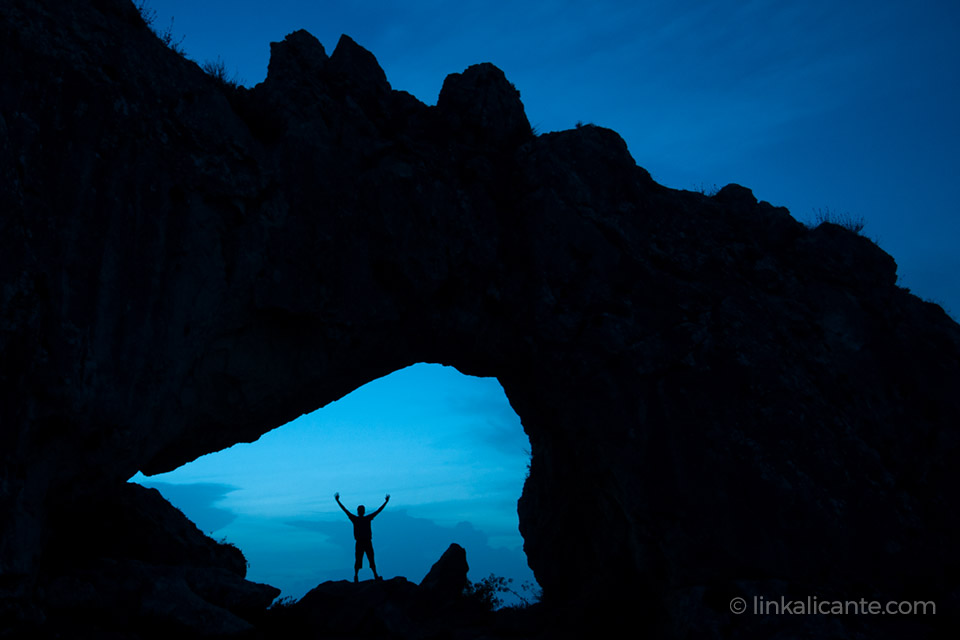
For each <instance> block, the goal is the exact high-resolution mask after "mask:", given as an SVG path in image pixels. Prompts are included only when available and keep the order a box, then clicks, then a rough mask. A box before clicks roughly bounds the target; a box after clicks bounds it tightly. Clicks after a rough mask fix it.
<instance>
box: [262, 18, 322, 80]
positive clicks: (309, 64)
mask: <svg viewBox="0 0 960 640" xmlns="http://www.w3.org/2000/svg"><path fill="white" fill-rule="evenodd" d="M328 60H329V58H328V57H327V52H326V50H325V49H324V48H323V44H322V43H321V42H320V41H319V40H317V39H316V37H314V35H313V34H312V33H310V32H309V31H306V30H304V29H300V30H298V31H294V32H293V33H291V34H289V35H287V37H286V38H284V39H283V41H282V42H271V43H270V63H269V64H268V65H267V79H268V80H270V81H276V80H283V79H287V78H288V77H289V76H291V75H310V76H314V75H318V74H319V73H321V72H322V71H323V69H324V67H325V66H326V63H327V61H328Z"/></svg>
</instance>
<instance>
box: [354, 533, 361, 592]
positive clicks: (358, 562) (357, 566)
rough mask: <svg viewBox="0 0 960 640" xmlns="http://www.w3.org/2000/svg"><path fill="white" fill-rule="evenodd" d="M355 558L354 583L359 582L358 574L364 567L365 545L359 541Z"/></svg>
mask: <svg viewBox="0 0 960 640" xmlns="http://www.w3.org/2000/svg"><path fill="white" fill-rule="evenodd" d="M354 556H356V559H355V560H354V562H353V581H354V582H358V578H357V574H359V573H360V567H362V566H363V545H362V544H361V543H360V541H359V540H357V544H356V548H355V551H354Z"/></svg>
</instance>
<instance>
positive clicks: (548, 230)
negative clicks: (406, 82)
mask: <svg viewBox="0 0 960 640" xmlns="http://www.w3.org/2000/svg"><path fill="white" fill-rule="evenodd" d="M18 6H19V5H18ZM52 16H57V17H56V18H53V17H52ZM138 20H139V19H138V17H137V15H136V13H135V11H134V9H133V7H132V6H131V5H130V4H129V3H125V2H120V1H119V0H99V1H98V2H92V3H70V2H59V1H56V0H46V1H45V2H38V3H33V4H30V5H29V6H27V5H24V6H23V7H19V8H18V9H17V10H16V11H10V12H4V14H3V16H2V21H0V33H2V34H3V38H0V40H2V42H3V43H4V44H3V45H2V46H3V50H4V55H5V58H4V59H5V60H6V61H7V62H6V63H5V64H6V68H7V69H8V70H10V72H9V73H7V72H5V74H4V77H3V91H2V92H0V95H2V96H4V110H3V120H0V176H3V181H2V184H3V186H2V187H0V188H2V191H0V196H2V199H3V203H4V204H3V207H4V213H3V218H2V224H3V228H4V233H3V239H2V240H0V247H2V250H0V254H2V255H3V256H4V257H3V259H2V265H0V279H2V283H3V289H2V295H3V298H2V305H0V308H2V312H0V329H2V333H0V354H2V363H3V364H2V365H0V366H2V374H3V380H4V383H3V389H2V391H0V393H2V394H3V395H2V399H3V402H2V409H0V412H2V413H0V417H2V419H3V424H4V425H5V427H4V433H3V436H2V438H3V440H2V445H3V446H2V454H0V456H2V459H3V463H4V464H3V469H4V471H3V474H4V475H3V478H2V491H0V505H2V508H3V510H4V512H5V513H7V514H10V517H5V518H4V521H3V525H2V527H3V530H2V533H3V537H2V540H3V542H2V548H0V563H2V564H0V567H2V570H3V573H4V575H5V576H8V577H9V576H13V577H14V578H15V579H16V580H14V582H16V584H21V582H18V581H23V580H26V581H27V582H29V581H30V580H31V579H32V578H30V576H35V575H36V571H37V567H38V563H41V562H42V559H43V558H44V554H45V546H44V545H45V541H46V540H47V539H48V538H49V535H48V534H49V525H50V523H51V522H55V521H56V518H55V516H56V513H57V509H58V508H60V507H61V506H62V504H63V503H64V502H67V501H74V500H81V501H83V500H95V497H96V496H97V495H98V494H100V493H101V492H102V491H104V490H106V489H105V487H108V486H110V484H111V483H113V482H117V481H120V480H122V479H125V478H127V477H129V476H130V475H132V474H133V473H134V472H135V471H136V470H137V469H140V468H142V469H144V471H148V472H152V471H160V470H164V469H169V468H172V467H174V466H176V465H178V464H180V463H182V462H184V461H186V460H189V459H191V458H192V457H195V456H197V455H200V454H202V453H206V452H208V451H212V450H216V449H219V448H222V447H225V446H228V445H230V444H233V443H235V442H238V441H244V440H250V439H252V438H255V437H256V436H257V435H259V434H260V433H262V432H263V431H264V430H267V429H270V428H273V427H276V426H278V425H280V424H282V423H283V422H285V421H287V420H289V419H290V418H292V417H294V416H296V415H299V414H300V413H302V412H305V411H309V410H312V409H314V408H316V407H318V406H320V405H322V404H324V403H326V402H328V401H330V400H334V399H336V398H337V397H340V396H342V395H344V394H345V393H347V392H349V391H350V390H351V389H353V388H355V387H357V386H359V385H360V384H362V383H364V382H366V381H368V380H371V379H373V378H375V377H378V376H380V375H383V374H385V373H388V372H389V371H393V370H395V369H398V368H400V367H403V366H405V365H408V364H411V363H413V362H416V361H424V360H426V361H433V362H439V363H443V364H448V365H452V366H455V367H457V368H458V369H460V370H461V371H463V372H464V373H469V374H474V375H485V376H495V377H497V378H498V379H499V380H500V381H501V383H502V385H503V387H504V389H505V390H506V392H507V395H508V397H509V399H510V401H511V403H512V404H513V406H514V407H515V408H516V410H517V412H518V414H519V415H520V416H521V418H522V420H523V423H524V426H525V429H526V430H527V433H528V435H529V437H530V440H531V445H532V448H533V467H532V473H531V478H530V480H529V481H528V483H527V486H526V488H525V490H524V497H523V499H522V503H521V510H520V516H521V523H522V524H521V526H522V531H523V535H524V537H525V539H526V550H527V553H528V557H529V559H530V563H531V566H532V568H533V569H534V571H535V573H536V575H537V578H538V580H539V581H540V583H541V585H542V586H543V587H544V589H545V592H546V593H547V594H548V596H552V597H555V598H556V599H557V600H558V601H566V602H581V603H582V602H587V603H588V604H586V605H583V606H584V607H586V608H589V607H591V606H593V605H597V604H598V603H599V602H608V603H609V602H613V603H621V602H628V603H629V602H633V603H635V602H637V601H638V600H637V598H638V597H639V596H638V594H640V595H645V596H646V595H651V594H652V595H653V598H652V599H647V600H644V602H645V603H646V606H647V607H648V608H649V610H650V611H651V612H655V613H657V615H658V616H660V619H661V621H662V620H666V622H663V624H665V625H667V626H666V627H664V628H666V629H671V628H673V627H671V626H670V624H672V623H670V622H669V621H670V620H681V619H694V620H698V621H701V622H699V623H698V624H703V625H707V626H709V625H719V624H721V622H723V621H724V620H726V618H725V617H724V616H729V614H728V613H727V612H726V610H725V609H724V606H725V605H724V602H725V600H724V597H725V595H726V594H728V593H738V591H737V590H740V591H742V590H744V589H747V590H749V589H756V590H761V589H767V590H768V591H769V590H770V589H774V587H773V586H771V585H781V586H782V585H813V587H811V588H814V589H816V590H818V591H820V592H824V593H827V592H830V593H851V594H853V595H859V594H858V593H854V592H855V591H856V588H857V585H861V584H863V583H864V582H865V581H866V582H868V583H869V584H870V585H871V589H873V590H874V591H875V593H876V594H877V595H887V596H891V597H893V596H899V595H911V594H933V595H938V594H946V593H948V592H949V591H950V589H953V588H955V587H956V585H954V584H952V583H951V582H950V579H949V578H948V576H952V575H956V573H957V571H956V569H957V568H958V564H960V558H958V555H957V548H956V546H955V544H953V540H955V539H956V537H957V534H958V533H960V527H958V524H960V522H958V517H960V516H958V515H957V514H958V511H957V510H956V509H955V508H954V507H955V506H956V487H958V486H960V482H958V478H957V473H958V472H957V471H956V469H955V467H952V466H951V464H950V461H951V460H952V459H953V458H954V457H955V455H956V452H957V442H958V439H957V425H958V424H960V421H958V420H957V418H958V416H960V405H958V402H960V400H958V399H957V398H956V396H954V391H955V389H956V388H957V387H958V383H960V358H958V353H960V333H958V327H957V325H956V324H955V323H953V322H952V321H951V320H950V319H949V318H948V317H947V316H946V315H945V314H944V313H943V312H942V310H940V309H939V308H938V307H936V306H935V305H930V304H927V303H924V302H922V301H920V300H918V299H917V298H915V297H913V296H911V295H909V293H908V292H906V291H904V290H902V289H900V288H898V287H896V284H895V283H896V271H895V270H896V265H895V264H894V262H893V260H892V259H891V258H890V256H888V255H887V254H885V253H884V252H883V251H881V250H880V249H879V248H877V247H876V246H874V245H873V244H872V243H871V242H870V241H868V240H866V239H865V238H862V237H859V236H857V235H855V234H853V233H851V232H849V231H847V230H844V229H841V228H839V227H836V226H833V225H829V224H826V225H822V226H820V227H818V228H816V229H812V230H811V229H807V228H805V227H804V226H803V225H801V224H799V223H797V222H796V221H795V220H793V219H792V218H791V217H790V216H789V214H788V212H787V211H786V210H784V209H781V208H777V207H774V206H771V205H770V204H768V203H765V202H757V201H756V199H755V198H754V197H753V195H752V193H751V192H750V191H749V190H748V189H745V188H743V187H739V186H737V185H728V186H727V187H725V188H724V189H722V190H721V191H720V192H719V193H717V194H716V195H715V196H713V197H706V196H703V195H700V194H695V193H690V192H681V191H675V190H672V189H667V188H665V187H662V186H660V185H657V184H656V183H655V182H653V180H651V179H650V177H649V175H648V174H647V173H646V172H645V171H644V170H643V169H641V168H639V167H637V166H636V164H635V163H634V161H633V159H632V158H631V156H630V154H629V153H628V151H627V148H626V145H625V144H624V143H623V141H622V140H621V139H620V138H619V136H617V134H615V133H614V132H612V131H609V130H605V129H601V128H598V127H593V126H586V127H582V128H579V129H576V130H573V131H565V132H559V133H552V134H546V135H542V136H534V135H533V133H532V132H531V130H530V127H529V124H528V123H527V120H526V117H525V115H524V113H523V107H522V104H521V103H520V100H519V93H518V92H517V90H516V89H515V88H514V87H513V86H512V85H511V84H510V83H509V82H508V81H507V80H506V79H505V78H504V76H503V74H502V73H501V72H500V71H499V70H498V69H496V68H495V67H493V66H492V65H489V64H481V65H477V66H474V67H470V68H469V69H467V70H466V71H464V72H463V73H462V74H454V75H451V76H450V77H448V78H447V80H446V82H445V83H444V87H443V90H442V93H441V95H440V98H439V100H438V104H437V106H436V107H427V106H425V105H423V104H421V103H419V102H418V101H417V100H415V99H414V98H412V97H411V96H409V95H407V94H405V93H403V92H396V91H392V90H391V88H390V86H389V84H388V82H387V80H386V77H385V76H384V74H383V72H382V70H380V68H379V66H378V65H377V63H376V60H375V59H374V58H373V56H372V55H371V54H370V53H369V52H367V51H366V50H364V49H362V48H361V47H359V46H358V45H357V44H356V43H354V42H353V41H352V40H350V39H349V38H347V37H344V38H342V39H341V41H340V43H339V44H338V45H337V48H336V50H335V51H334V53H333V54H332V55H330V56H329V57H328V56H327V55H326V53H325V51H324V49H323V47H322V46H321V45H320V43H319V42H317V41H316V39H314V38H313V37H312V36H310V35H309V34H307V33H306V32H302V31H301V32H296V33H293V34H291V35H290V36H288V37H287V38H286V39H285V40H284V41H283V42H280V43H274V44H273V45H272V56H271V62H270V70H269V75H268V78H267V80H266V81H265V82H264V83H263V84H261V85H258V86H257V87H255V88H254V89H252V90H244V89H239V90H231V89H229V88H224V87H222V86H220V85H218V84H217V83H216V82H215V81H214V80H212V79H211V78H209V77H207V76H205V75H204V74H203V73H202V72H201V71H200V69H199V68H198V67H197V66H196V65H194V64H193V63H191V62H189V61H186V60H183V59H181V58H179V57H178V56H177V55H176V54H174V53H173V52H171V51H169V50H166V49H165V48H164V47H163V46H162V44H161V43H159V42H158V41H156V39H155V38H153V37H152V36H151V34H150V33H149V31H148V30H147V29H146V27H145V26H143V25H142V24H141V23H140V22H138ZM104 34H109V35H104ZM50 78H56V79H57V81H56V82H50V81H49V80H50ZM9 96H19V97H18V98H17V100H18V102H17V104H16V105H11V104H9V100H10V98H9ZM50 496H54V497H52V498H51V497H50ZM63 496H70V498H69V499H67V498H64V497H63ZM878 531H883V532H884V535H882V536H878V535H876V532H878ZM878 558H882V561H879V562H878V560H877V559H878ZM25 576H26V577H25ZM11 580H12V578H11ZM11 580H7V581H6V582H7V583H10V582H11ZM16 588H17V589H19V588H20V587H16ZM777 588H780V587H777ZM18 593H19V592H18ZM765 593H766V592H765ZM711 594H712V595H711ZM717 594H720V595H717ZM774 595H777V594H774ZM591 597H593V598H595V600H590V598H591ZM584 599H586V600H584ZM718 621H720V622H718ZM724 624H725V622H724ZM742 624H747V623H742ZM784 624H786V623H784Z"/></svg>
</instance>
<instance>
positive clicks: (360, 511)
mask: <svg viewBox="0 0 960 640" xmlns="http://www.w3.org/2000/svg"><path fill="white" fill-rule="evenodd" d="M366 510H367V508H366V507H365V506H363V505H360V506H359V507H357V513H358V514H360V515H361V516H362V515H363V514H364V513H365V512H366Z"/></svg>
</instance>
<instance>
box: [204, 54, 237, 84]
mask: <svg viewBox="0 0 960 640" xmlns="http://www.w3.org/2000/svg"><path fill="white" fill-rule="evenodd" d="M200 67H201V68H202V69H203V70H204V72H206V74H207V75H208V76H211V77H212V78H213V79H214V80H216V81H217V82H219V83H220V84H222V85H223V86H225V87H228V88H230V89H236V88H237V87H239V86H240V84H241V81H240V79H239V78H238V77H237V76H236V75H233V76H231V75H230V74H228V73H227V65H226V63H225V62H224V61H223V59H222V58H221V57H220V56H217V59H216V61H213V60H207V61H206V62H204V63H203V64H202V65H200Z"/></svg>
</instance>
